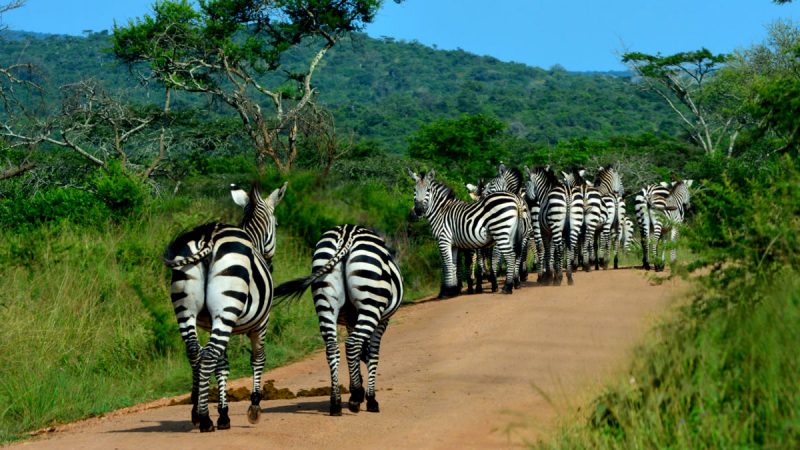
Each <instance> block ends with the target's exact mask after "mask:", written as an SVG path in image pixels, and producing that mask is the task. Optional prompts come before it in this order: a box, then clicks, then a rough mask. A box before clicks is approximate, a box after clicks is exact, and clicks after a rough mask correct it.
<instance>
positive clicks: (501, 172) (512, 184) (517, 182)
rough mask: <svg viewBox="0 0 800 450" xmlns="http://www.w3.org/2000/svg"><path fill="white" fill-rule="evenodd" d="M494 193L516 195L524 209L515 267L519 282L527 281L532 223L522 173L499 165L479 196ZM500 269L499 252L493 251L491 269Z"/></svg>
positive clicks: (501, 164)
mask: <svg viewBox="0 0 800 450" xmlns="http://www.w3.org/2000/svg"><path fill="white" fill-rule="evenodd" d="M495 192H508V193H511V194H514V195H516V196H517V197H518V198H519V201H520V205H521V208H524V209H525V211H526V212H527V214H525V217H524V221H523V225H524V229H523V231H522V236H523V242H522V251H521V253H520V254H519V255H518V260H517V266H518V267H519V277H520V281H527V279H528V250H529V244H530V243H531V242H533V221H532V219H531V213H530V207H529V205H528V202H527V201H526V195H525V178H524V177H523V175H522V172H520V171H519V169H516V168H507V167H506V166H505V164H503V163H500V165H499V166H498V167H497V176H495V177H494V178H492V179H490V180H489V181H487V182H486V183H485V185H484V187H483V189H482V190H481V195H483V196H485V195H488V194H493V193H495ZM499 267H500V252H499V251H497V250H496V249H495V251H493V252H492V268H493V270H496V269H498V268H499Z"/></svg>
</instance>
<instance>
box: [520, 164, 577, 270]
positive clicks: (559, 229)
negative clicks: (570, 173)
mask: <svg viewBox="0 0 800 450" xmlns="http://www.w3.org/2000/svg"><path fill="white" fill-rule="evenodd" d="M526 171H527V176H528V181H527V195H528V197H529V198H531V199H532V200H533V201H534V202H535V203H536V204H538V205H539V214H538V216H539V221H538V222H539V232H538V233H539V234H540V236H541V240H542V246H543V247H544V249H543V250H544V251H543V252H542V253H541V256H540V257H539V261H540V263H539V279H540V281H541V282H547V281H548V278H549V275H548V271H549V269H550V268H551V267H552V275H553V278H552V281H553V284H556V285H558V284H561V281H562V277H563V275H562V273H561V267H562V264H563V260H564V256H566V259H567V261H566V269H567V282H568V283H569V284H573V280H572V260H573V256H574V255H573V252H574V251H575V249H576V248H577V245H578V234H579V233H580V229H581V226H582V224H583V197H582V196H581V194H580V190H578V189H575V187H574V186H572V185H569V186H567V185H564V184H562V183H561V182H560V181H559V180H558V178H557V177H556V175H555V173H554V172H553V171H552V170H551V169H550V167H549V166H548V167H536V168H534V169H532V170H530V169H526ZM565 254H566V255H565Z"/></svg>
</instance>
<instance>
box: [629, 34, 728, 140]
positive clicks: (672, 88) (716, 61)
mask: <svg viewBox="0 0 800 450" xmlns="http://www.w3.org/2000/svg"><path fill="white" fill-rule="evenodd" d="M727 59H728V56H727V55H724V54H718V55H715V54H713V53H711V52H710V51H709V50H707V49H705V48H703V49H701V50H697V51H692V52H681V53H676V54H674V55H670V56H661V55H655V56H654V55H648V54H646V53H640V52H628V53H625V54H623V56H622V61H623V62H624V63H626V64H628V67H630V68H631V70H633V71H634V72H635V73H636V74H638V75H639V76H641V79H642V80H643V82H644V83H645V85H646V86H647V88H648V89H650V90H651V91H653V92H655V93H656V94H658V95H659V96H661V97H662V98H663V99H664V100H665V101H666V102H667V103H668V104H669V106H670V108H672V110H673V111H674V112H675V113H676V114H678V116H679V117H680V119H681V121H682V123H683V125H684V127H685V128H686V131H687V132H688V133H689V135H690V136H691V137H692V140H693V141H695V143H696V144H697V145H699V146H701V147H702V148H703V150H704V151H705V152H706V153H707V154H714V153H716V152H717V150H718V149H719V147H720V146H721V145H727V149H728V154H729V155H730V154H731V153H732V152H733V147H734V145H735V143H736V138H737V136H738V134H739V131H740V128H741V127H740V124H739V123H738V122H737V120H736V115H735V114H728V115H721V114H718V112H719V111H720V109H718V108H713V107H712V105H711V103H713V102H712V100H713V99H715V98H716V97H715V96H713V95H707V93H706V92H705V91H706V88H707V85H708V83H709V81H710V80H711V78H712V75H713V74H714V72H716V71H717V70H718V69H719V68H720V67H721V66H722V65H723V64H724V63H725V62H726V61H727Z"/></svg>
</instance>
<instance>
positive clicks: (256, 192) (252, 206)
mask: <svg viewBox="0 0 800 450" xmlns="http://www.w3.org/2000/svg"><path fill="white" fill-rule="evenodd" d="M247 195H248V196H249V197H250V201H249V202H247V205H245V207H244V216H243V217H242V221H241V222H240V223H239V228H242V229H244V226H245V224H247V223H248V222H249V221H250V219H252V218H253V214H254V213H255V210H256V203H258V202H262V201H263V200H262V199H261V182H260V181H259V180H258V179H255V180H253V182H252V184H251V185H250V192H248V194H247Z"/></svg>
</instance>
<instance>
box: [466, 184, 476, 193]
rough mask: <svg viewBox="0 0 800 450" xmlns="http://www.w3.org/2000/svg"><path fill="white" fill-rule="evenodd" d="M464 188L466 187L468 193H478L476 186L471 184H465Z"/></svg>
mask: <svg viewBox="0 0 800 450" xmlns="http://www.w3.org/2000/svg"><path fill="white" fill-rule="evenodd" d="M464 187H466V188H467V191H469V192H471V193H475V192H478V186H475V185H474V184H472V183H466V184H465V185H464Z"/></svg>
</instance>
